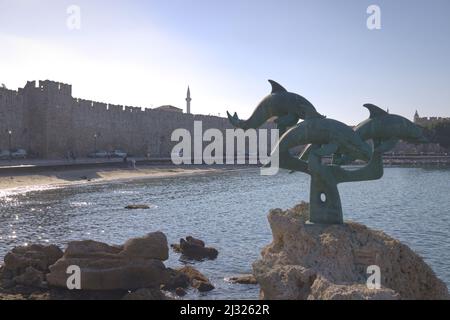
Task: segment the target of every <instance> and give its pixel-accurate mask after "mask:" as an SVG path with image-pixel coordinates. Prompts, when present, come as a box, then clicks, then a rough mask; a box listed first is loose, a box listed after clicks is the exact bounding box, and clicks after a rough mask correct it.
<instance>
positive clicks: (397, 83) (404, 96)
mask: <svg viewBox="0 0 450 320" xmlns="http://www.w3.org/2000/svg"><path fill="white" fill-rule="evenodd" d="M72 4H75V5H78V6H79V7H80V8H81V30H76V31H70V30H68V28H67V27H66V19H67V17H68V14H67V13H66V9H67V7H68V6H69V5H72ZM371 4H376V5H378V6H380V8H381V25H382V28H381V30H372V31H371V30H368V29H367V27H366V20H367V17H368V14H367V13H366V9H367V7H368V6H369V5H371ZM449 17H450V1H448V0H432V1H422V0H420V1H419V0H416V1H413V0H409V1H408V0H395V1H394V0H390V1H380V0H373V1H366V0H341V1H335V0H329V1H320V0H311V1H300V0H290V1H289V0H284V1H264V0H240V1H236V0H226V1H224V0H164V1H163V0H159V1H133V0H128V1H125V0H124V1H111V0H109V1H93V0H90V1H86V0H72V1H61V0H39V1H38V0H35V1H32V0H9V1H8V0H0V43H1V44H2V45H1V46H0V82H2V83H5V84H6V85H7V86H8V87H10V88H13V89H15V88H17V87H19V86H23V85H24V84H25V82H26V80H34V79H51V80H57V81H62V82H67V83H71V84H72V85H73V93H74V96H76V97H82V98H87V99H92V100H97V101H104V102H111V103H119V104H126V105H136V106H142V107H151V106H153V107H156V106H159V105H162V104H173V105H176V106H179V107H183V108H184V106H185V101H184V98H185V94H186V88H187V85H188V84H189V85H190V86H191V92H192V97H193V101H192V110H193V112H194V113H202V114H219V113H220V114H221V115H222V116H223V115H225V111H226V110H227V109H229V110H230V111H237V112H238V114H239V115H240V116H241V117H243V118H245V117H247V116H249V115H250V114H251V112H252V111H253V109H254V107H255V106H256V104H257V103H258V101H259V100H260V99H261V98H262V97H263V96H264V95H266V94H267V93H269V91H270V86H269V84H268V83H267V79H274V80H276V81H278V82H280V83H281V84H282V85H284V86H285V87H286V88H287V89H288V90H290V91H293V92H297V93H299V94H301V95H303V96H305V97H306V98H307V99H309V100H310V101H311V102H312V103H313V104H314V105H315V106H316V108H317V109H318V110H319V112H321V113H323V114H325V115H327V116H328V117H331V118H335V119H338V120H341V121H344V122H347V123H349V124H354V123H357V122H359V121H361V120H363V119H365V118H366V117H367V115H368V113H367V111H366V110H365V109H364V108H362V104H363V103H366V102H371V103H374V104H377V105H379V106H380V107H383V108H386V107H389V109H390V111H391V112H392V113H398V114H402V115H404V116H407V117H408V118H411V117H412V115H413V113H414V111H415V109H419V112H420V113H421V114H423V115H427V116H432V115H437V116H450V62H449V59H450V58H449V57H450V40H449V39H450V18H449Z"/></svg>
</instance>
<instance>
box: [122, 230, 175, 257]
mask: <svg viewBox="0 0 450 320" xmlns="http://www.w3.org/2000/svg"><path fill="white" fill-rule="evenodd" d="M120 254H121V255H123V256H126V257H130V258H135V257H138V258H144V259H157V260H161V261H165V260H167V259H169V247H168V244H167V238H166V236H165V234H164V233H162V232H153V233H149V234H147V235H146V236H144V237H142V238H134V239H130V240H128V241H127V242H125V244H124V245H123V250H122V252H121V253H120Z"/></svg>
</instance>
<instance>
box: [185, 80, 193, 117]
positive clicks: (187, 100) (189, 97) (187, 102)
mask: <svg viewBox="0 0 450 320" xmlns="http://www.w3.org/2000/svg"><path fill="white" fill-rule="evenodd" d="M191 100H192V99H191V90H190V89H189V86H188V91H187V96H186V113H187V114H190V113H191Z"/></svg>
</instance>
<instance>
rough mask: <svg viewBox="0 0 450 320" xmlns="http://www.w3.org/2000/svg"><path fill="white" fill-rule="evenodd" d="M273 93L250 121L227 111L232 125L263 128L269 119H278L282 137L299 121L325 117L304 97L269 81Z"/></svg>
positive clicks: (262, 103)
mask: <svg viewBox="0 0 450 320" xmlns="http://www.w3.org/2000/svg"><path fill="white" fill-rule="evenodd" d="M269 82H270V84H271V85H272V92H271V93H270V94H269V95H268V96H266V97H265V98H264V99H263V100H262V101H261V102H260V103H259V104H258V106H257V107H256V109H255V111H253V114H252V115H251V116H250V118H249V119H248V120H241V119H239V117H238V115H237V113H236V112H235V113H234V115H233V116H231V114H230V113H229V112H228V111H227V115H228V119H229V120H230V123H231V124H232V125H233V126H234V127H236V128H241V129H244V130H247V129H256V128H259V127H261V126H262V125H263V124H264V123H266V122H267V121H268V120H269V119H271V118H273V117H276V118H277V119H276V120H275V123H276V124H277V127H278V129H279V130H280V136H281V135H282V134H283V133H284V132H286V129H287V128H289V127H292V126H294V125H296V124H297V122H298V121H299V119H308V118H314V117H323V116H322V115H320V114H319V113H318V112H317V111H316V109H315V108H314V106H313V105H312V104H311V102H309V101H308V100H306V99H305V98H303V97H302V96H300V95H298V94H295V93H292V92H288V91H287V90H286V89H285V88H283V87H282V86H281V85H280V84H279V83H277V82H275V81H273V80H269Z"/></svg>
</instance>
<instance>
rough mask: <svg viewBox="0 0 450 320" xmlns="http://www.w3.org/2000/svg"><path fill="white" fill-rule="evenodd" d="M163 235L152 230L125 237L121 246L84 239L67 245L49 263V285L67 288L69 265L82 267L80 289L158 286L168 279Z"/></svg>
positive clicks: (166, 248)
mask: <svg viewBox="0 0 450 320" xmlns="http://www.w3.org/2000/svg"><path fill="white" fill-rule="evenodd" d="M168 250H169V249H168V245H167V239H166V236H165V235H164V234H163V233H161V232H154V233H150V234H148V235H146V236H145V237H142V238H135V239H130V240H128V241H127V242H126V243H125V244H124V245H123V246H110V245H108V244H105V243H101V242H97V241H92V240H86V241H73V242H70V243H69V244H68V247H67V249H66V251H65V252H64V255H63V257H62V258H61V259H59V260H58V261H57V262H56V263H55V264H54V265H52V266H50V268H49V269H50V273H49V274H48V275H47V281H48V284H49V285H51V286H55V287H62V288H66V286H67V279H68V277H69V276H70V275H69V274H67V273H66V271H67V268H68V267H69V266H72V265H75V266H78V267H80V269H81V289H82V290H134V289H141V288H148V287H158V288H159V286H160V285H161V284H163V283H165V282H166V281H167V279H168V272H167V270H166V267H165V266H164V264H163V263H162V261H164V260H166V259H167V258H168Z"/></svg>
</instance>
